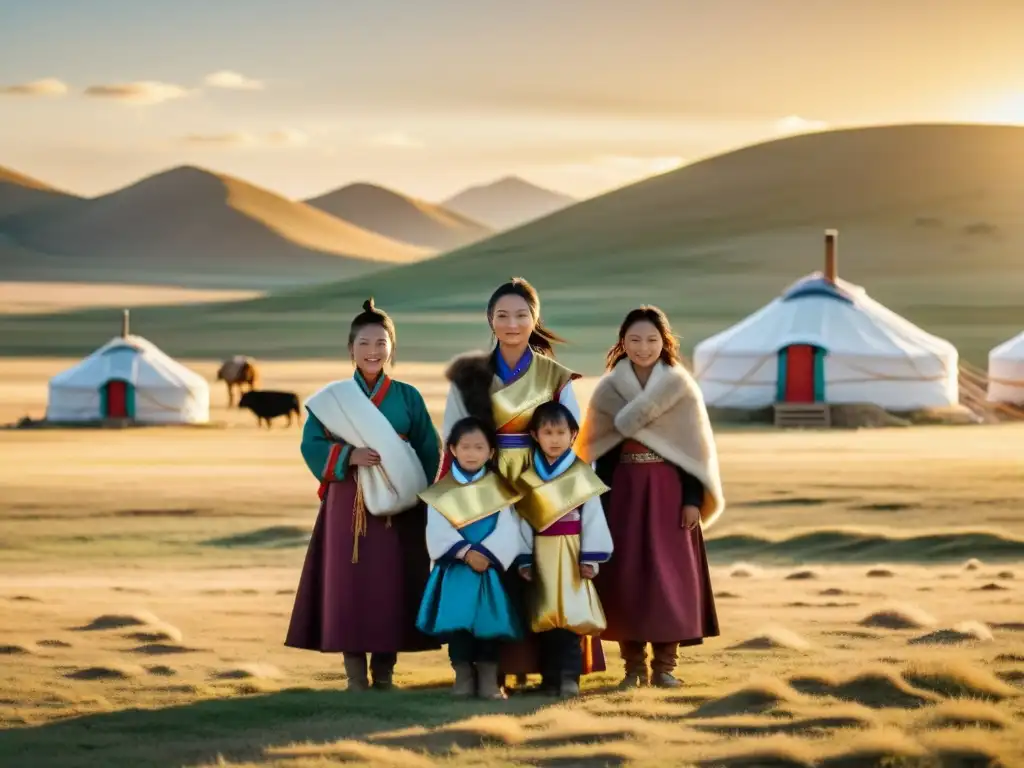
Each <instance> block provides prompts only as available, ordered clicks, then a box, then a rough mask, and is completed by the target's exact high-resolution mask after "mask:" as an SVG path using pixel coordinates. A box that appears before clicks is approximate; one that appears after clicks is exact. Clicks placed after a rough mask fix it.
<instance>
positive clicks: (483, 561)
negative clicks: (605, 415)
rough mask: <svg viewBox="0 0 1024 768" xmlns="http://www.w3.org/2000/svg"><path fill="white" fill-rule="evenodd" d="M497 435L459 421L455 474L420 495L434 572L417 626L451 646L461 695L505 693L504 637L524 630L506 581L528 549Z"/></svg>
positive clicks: (454, 433)
mask: <svg viewBox="0 0 1024 768" xmlns="http://www.w3.org/2000/svg"><path fill="white" fill-rule="evenodd" d="M496 442H497V441H496V438H495V436H494V435H493V434H491V432H490V431H489V430H488V429H487V427H486V426H485V425H484V424H483V423H482V422H481V421H480V420H478V419H475V418H472V417H470V418H465V419H462V420H461V421H459V422H457V423H456V424H455V426H454V427H453V428H452V430H451V433H450V435H449V437H448V449H449V450H450V451H451V453H452V456H453V462H452V467H451V472H450V473H448V474H447V475H446V476H445V477H444V478H443V479H441V480H440V481H438V482H437V483H435V484H434V485H433V486H431V487H430V488H429V489H427V490H426V491H424V492H423V493H422V494H420V498H421V499H422V500H423V501H424V502H426V504H427V551H428V553H429V555H430V558H431V560H433V569H432V570H431V573H430V578H429V579H428V581H427V587H426V589H425V591H424V594H423V600H422V602H421V603H420V609H419V615H418V616H417V619H416V626H417V628H418V629H419V630H420V631H421V632H423V633H424V634H427V635H432V636H434V637H437V638H439V639H441V640H443V641H447V643H448V656H449V658H450V659H451V663H452V668H453V669H454V670H455V684H454V686H453V688H452V693H453V694H454V695H455V696H472V695H474V694H476V695H478V696H479V697H480V698H486V699H501V698H504V697H505V694H504V693H503V692H502V690H501V688H500V687H499V685H498V660H499V650H500V646H501V643H502V641H508V640H516V639H518V638H519V637H521V636H522V629H521V626H520V623H519V618H518V616H517V615H516V611H515V609H514V607H513V606H512V604H511V602H510V601H509V598H508V595H507V594H506V592H505V588H504V586H503V584H502V574H503V573H504V572H505V571H506V570H507V569H508V568H509V567H511V565H512V563H513V561H514V560H515V559H516V557H517V556H518V555H519V554H520V553H521V547H522V539H521V534H520V521H519V517H518V516H517V515H516V513H515V511H514V509H513V504H515V502H516V501H518V500H519V498H520V495H519V494H518V493H516V491H515V490H513V488H512V487H511V486H510V485H509V484H508V483H507V482H506V481H505V480H504V479H503V478H502V477H501V475H499V474H498V473H497V472H494V471H492V469H491V467H490V466H489V465H490V463H491V461H492V459H493V457H494V454H495V448H496Z"/></svg>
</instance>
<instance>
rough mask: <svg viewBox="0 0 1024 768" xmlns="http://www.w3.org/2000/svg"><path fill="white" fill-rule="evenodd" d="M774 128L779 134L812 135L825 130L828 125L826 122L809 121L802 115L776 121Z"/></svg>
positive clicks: (789, 116) (788, 116)
mask: <svg viewBox="0 0 1024 768" xmlns="http://www.w3.org/2000/svg"><path fill="white" fill-rule="evenodd" d="M773 127H774V129H775V132H776V133H778V134H790V133H811V132H813V131H823V130H825V129H826V128H828V123H826V122H825V121H824V120H809V119H807V118H806V117H800V115H787V116H786V117H783V118H781V119H780V120H776V121H775V125H774V126H773Z"/></svg>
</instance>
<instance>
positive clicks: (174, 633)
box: [124, 624, 182, 643]
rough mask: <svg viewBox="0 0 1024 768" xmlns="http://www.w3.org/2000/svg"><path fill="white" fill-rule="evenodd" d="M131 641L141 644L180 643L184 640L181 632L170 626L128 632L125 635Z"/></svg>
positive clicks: (162, 625) (163, 625) (164, 625)
mask: <svg viewBox="0 0 1024 768" xmlns="http://www.w3.org/2000/svg"><path fill="white" fill-rule="evenodd" d="M124 636H125V637H126V638H127V639H129V640H136V641H138V642H140V643H162V642H171V643H180V642H181V640H182V634H181V630H180V629H178V628H177V627H172V626H171V625H170V624H161V625H159V626H150V627H147V628H146V629H145V630H141V631H138V632H127V633H125V635H124Z"/></svg>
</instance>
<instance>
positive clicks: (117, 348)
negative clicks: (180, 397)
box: [50, 335, 209, 388]
mask: <svg viewBox="0 0 1024 768" xmlns="http://www.w3.org/2000/svg"><path fill="white" fill-rule="evenodd" d="M124 350H132V351H133V352H134V353H136V354H137V355H139V357H141V358H142V360H143V361H145V363H147V364H148V366H150V367H151V368H152V369H154V370H156V371H157V372H158V373H159V375H160V378H161V379H163V380H164V381H163V385H164V386H170V387H181V388H194V387H208V386H209V385H208V384H207V383H206V379H204V378H203V377H202V376H200V375H199V374H198V373H196V372H195V371H192V370H189V369H188V368H186V367H185V366H184V365H182V364H181V363H179V362H178V361H177V360H175V359H174V358H172V357H170V356H169V355H168V354H166V353H165V352H164V351H163V350H162V349H160V348H159V347H158V346H156V344H154V343H153V342H151V341H149V340H148V339H145V338H143V337H142V336H134V335H129V336H115V337H114V338H112V339H111V340H110V341H108V342H107V343H106V344H104V345H103V346H102V347H100V348H99V349H97V350H95V351H93V352H92V353H91V354H90V355H88V356H87V357H86V358H84V359H83V360H81V361H80V362H78V363H77V364H75V365H73V366H72V367H71V368H68V369H67V370H64V371H61V372H60V373H58V374H57V375H56V376H54V377H53V378H52V379H51V380H50V384H51V385H54V386H58V387H59V386H75V385H77V384H83V385H84V384H87V382H79V381H76V380H77V379H80V378H83V377H86V376H89V375H91V374H98V375H102V374H103V373H104V372H105V370H106V365H104V362H105V361H104V358H105V357H107V356H110V355H114V354H117V353H118V352H122V351H124Z"/></svg>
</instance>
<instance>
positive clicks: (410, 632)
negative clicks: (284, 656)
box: [284, 478, 441, 653]
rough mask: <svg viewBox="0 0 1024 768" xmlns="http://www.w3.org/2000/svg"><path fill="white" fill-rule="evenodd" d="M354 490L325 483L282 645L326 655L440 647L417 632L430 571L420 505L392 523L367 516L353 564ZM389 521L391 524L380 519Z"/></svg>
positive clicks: (343, 483) (352, 484)
mask: <svg viewBox="0 0 1024 768" xmlns="http://www.w3.org/2000/svg"><path fill="white" fill-rule="evenodd" d="M355 498H356V484H355V481H354V480H352V479H351V478H350V479H347V480H343V481H340V482H336V483H331V484H330V486H329V488H328V491H327V495H326V496H325V498H324V502H323V503H322V504H321V505H320V514H319V515H317V518H316V525H315V526H314V527H313V536H312V538H311V539H310V542H309V549H308V550H307V551H306V562H305V564H304V565H303V567H302V576H301V577H300V579H299V587H298V589H297V590H296V593H295V606H294V608H293V609H292V618H291V624H290V626H289V627H288V636H287V638H286V639H285V643H284V644H285V645H286V646H289V647H291V648H302V649H305V650H311V651H323V652H325V653H338V652H341V653H399V652H410V651H428V650H436V649H438V648H440V647H441V646H440V644H438V643H437V642H436V641H435V640H433V639H432V638H430V637H427V636H426V635H424V634H423V633H421V632H419V631H418V630H417V629H416V612H417V610H418V609H419V604H420V598H421V597H422V596H423V589H424V587H425V586H426V583H427V576H428V575H429V573H430V557H429V555H428V554H427V545H426V520H427V517H426V507H424V506H423V505H422V504H421V505H418V506H416V507H414V508H413V509H410V510H408V511H406V512H402V513H400V514H397V515H395V516H393V517H391V518H382V517H374V516H373V515H367V519H366V534H365V535H364V536H360V537H359V558H358V560H359V562H356V563H353V562H352V545H353V541H354V534H353V530H352V519H353V516H354V508H355ZM389 519H390V521H391V524H390V526H389V525H388V524H387V521H388V520H389Z"/></svg>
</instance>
